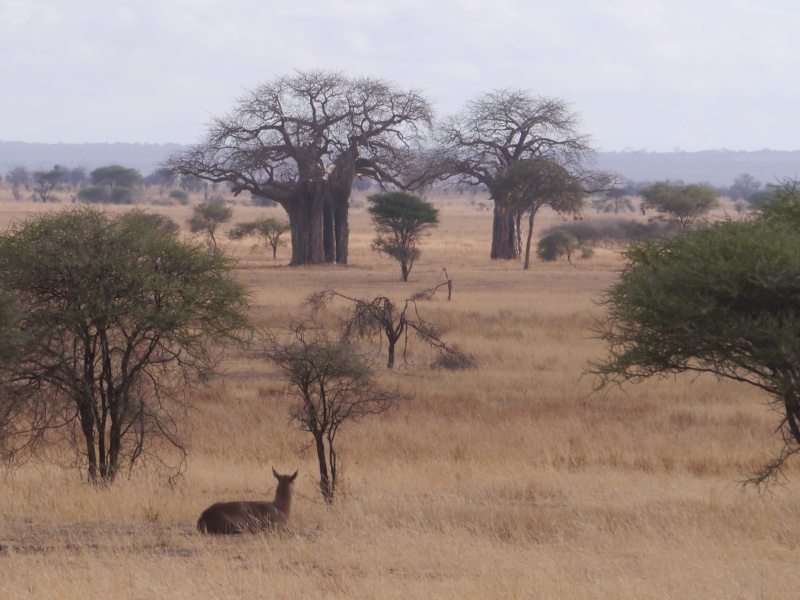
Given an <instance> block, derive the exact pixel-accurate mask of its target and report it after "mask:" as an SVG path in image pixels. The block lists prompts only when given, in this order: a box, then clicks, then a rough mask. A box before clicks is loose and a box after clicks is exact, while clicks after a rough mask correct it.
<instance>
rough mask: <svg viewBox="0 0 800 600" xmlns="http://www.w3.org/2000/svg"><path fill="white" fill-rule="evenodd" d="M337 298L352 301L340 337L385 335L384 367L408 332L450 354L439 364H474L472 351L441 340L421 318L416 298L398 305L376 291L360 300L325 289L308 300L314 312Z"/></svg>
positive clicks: (391, 364) (440, 352)
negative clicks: (385, 359)
mask: <svg viewBox="0 0 800 600" xmlns="http://www.w3.org/2000/svg"><path fill="white" fill-rule="evenodd" d="M336 298H339V299H342V300H345V301H347V302H348V303H350V304H351V312H350V314H349V315H348V316H347V317H346V318H345V319H344V320H343V322H342V337H343V338H344V339H348V340H353V339H366V340H372V339H375V338H376V337H377V338H378V339H379V340H382V339H383V338H384V337H385V338H386V343H387V353H388V358H387V361H386V367H387V368H389V369H392V368H394V363H395V354H396V348H397V343H398V342H399V341H400V340H405V342H406V347H407V344H408V337H409V335H410V334H413V335H414V337H416V338H417V339H418V340H419V341H421V342H422V343H424V344H426V345H428V346H430V347H431V348H432V349H433V350H434V351H436V353H437V354H438V355H439V356H440V357H442V356H445V357H450V358H451V360H449V361H445V362H444V363H442V364H457V363H463V364H464V365H465V367H464V368H473V367H476V366H477V362H476V360H475V357H473V356H472V355H471V354H469V353H467V352H462V351H460V350H458V349H457V348H455V347H452V346H448V345H447V344H446V343H445V342H444V341H443V340H442V334H443V331H442V330H441V328H439V327H437V326H436V325H434V324H433V323H430V322H429V321H426V320H425V319H424V318H422V316H421V315H420V314H419V309H418V307H417V302H416V301H415V300H410V299H409V300H405V301H404V302H403V306H402V309H400V308H399V305H397V304H395V303H394V302H392V301H391V300H390V299H389V298H387V297H386V296H382V295H379V296H376V297H375V298H373V299H372V300H363V299H359V298H352V297H350V296H346V295H345V294H342V293H339V292H337V291H335V290H331V289H327V290H323V291H321V292H317V293H316V294H312V295H311V297H309V299H308V301H307V302H308V304H309V306H310V307H311V309H312V311H314V312H317V311H319V310H321V309H322V308H324V307H326V306H328V305H329V304H330V303H331V302H332V301H333V300H335V299H336ZM456 357H457V358H458V360H456V359H455V358H456Z"/></svg>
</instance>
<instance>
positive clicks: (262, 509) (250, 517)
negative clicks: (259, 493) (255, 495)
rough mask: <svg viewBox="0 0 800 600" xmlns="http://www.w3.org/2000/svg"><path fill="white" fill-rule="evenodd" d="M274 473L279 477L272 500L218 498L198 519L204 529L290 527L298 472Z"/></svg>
mask: <svg viewBox="0 0 800 600" xmlns="http://www.w3.org/2000/svg"><path fill="white" fill-rule="evenodd" d="M272 474H273V475H275V479H277V480H278V487H277V489H276V490H275V500H273V501H272V502H217V503H216V504H212V505H211V506H209V507H208V508H207V509H205V510H204V511H203V514H201V515H200V518H199V519H198V520H197V529H198V531H200V533H256V532H259V531H267V530H268V529H273V528H277V527H286V523H287V521H288V520H289V514H290V513H291V511H292V487H293V485H294V480H295V479H296V478H297V471H295V472H294V475H280V474H278V473H277V472H276V471H275V469H274V468H273V469H272Z"/></svg>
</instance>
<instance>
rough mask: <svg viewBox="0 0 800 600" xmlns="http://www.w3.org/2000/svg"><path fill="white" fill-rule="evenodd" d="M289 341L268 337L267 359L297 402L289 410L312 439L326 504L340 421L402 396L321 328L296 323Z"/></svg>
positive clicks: (333, 474) (335, 465)
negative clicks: (294, 395) (278, 370)
mask: <svg viewBox="0 0 800 600" xmlns="http://www.w3.org/2000/svg"><path fill="white" fill-rule="evenodd" d="M291 334H292V339H290V340H289V341H281V340H280V339H278V338H277V337H276V336H275V335H272V336H270V337H269V338H268V341H267V345H266V348H265V355H266V357H267V358H269V359H270V360H272V361H273V362H275V364H276V365H277V366H278V368H280V370H281V371H282V372H283V374H284V376H285V377H286V379H287V381H288V382H289V385H290V386H291V387H292V388H294V390H295V391H296V392H297V399H298V402H297V403H296V404H295V405H293V406H292V407H291V409H290V411H289V414H290V415H291V418H292V420H294V421H295V422H296V423H297V424H298V425H299V426H300V428H301V429H303V430H304V431H307V432H309V433H310V434H311V435H312V437H313V438H314V448H315V450H316V453H317V461H318V463H319V487H320V491H321V492H322V497H323V499H324V500H325V502H326V503H328V504H331V503H332V502H333V500H334V497H335V493H336V484H337V482H338V481H337V476H338V455H337V453H336V446H335V443H336V436H337V434H338V433H339V429H340V428H341V427H342V425H344V424H345V423H348V422H351V421H357V420H358V419H360V418H362V417H365V416H367V415H373V414H378V413H382V412H385V411H386V410H388V409H389V408H391V407H392V406H393V405H394V404H395V403H396V402H397V401H398V400H400V399H401V398H403V396H402V395H401V394H400V393H399V392H397V391H391V390H387V389H385V388H383V387H382V386H381V385H379V384H378V383H377V382H376V381H375V376H374V372H373V369H372V367H371V365H370V363H369V362H368V361H367V360H366V359H365V358H364V357H363V356H361V355H360V354H359V353H358V351H357V350H356V348H354V347H353V346H351V345H350V344H349V343H348V342H347V341H346V340H342V339H337V340H334V339H331V338H330V337H329V335H328V334H327V332H325V331H324V330H322V329H308V328H306V327H304V326H296V327H294V328H293V329H292V332H291Z"/></svg>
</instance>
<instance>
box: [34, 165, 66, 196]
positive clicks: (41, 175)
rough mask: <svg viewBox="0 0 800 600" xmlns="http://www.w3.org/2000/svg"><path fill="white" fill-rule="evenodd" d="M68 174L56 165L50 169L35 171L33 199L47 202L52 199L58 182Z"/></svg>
mask: <svg viewBox="0 0 800 600" xmlns="http://www.w3.org/2000/svg"><path fill="white" fill-rule="evenodd" d="M66 176H67V171H66V170H64V169H62V168H61V167H59V166H58V165H56V166H55V167H54V168H53V169H51V170H49V171H34V172H33V177H32V179H33V199H34V200H41V201H42V202H45V203H46V202H47V201H48V200H52V196H53V192H54V191H55V189H56V187H57V186H58V184H59V183H60V182H61V181H62V180H63V179H64V178H65V177H66Z"/></svg>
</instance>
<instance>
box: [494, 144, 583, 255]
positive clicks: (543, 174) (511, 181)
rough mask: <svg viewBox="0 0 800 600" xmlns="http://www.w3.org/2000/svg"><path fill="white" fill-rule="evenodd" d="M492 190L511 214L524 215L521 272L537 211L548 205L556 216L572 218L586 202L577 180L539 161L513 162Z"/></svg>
mask: <svg viewBox="0 0 800 600" xmlns="http://www.w3.org/2000/svg"><path fill="white" fill-rule="evenodd" d="M495 189H496V190H497V193H498V194H499V195H501V196H503V197H504V198H506V201H507V203H508V206H509V207H510V208H511V209H512V210H513V211H514V212H516V213H517V214H519V215H524V214H526V213H527V215H528V236H527V241H526V244H525V262H524V266H523V268H524V269H528V267H529V266H530V255H531V238H532V237H533V221H534V217H535V216H536V213H537V212H538V211H539V209H540V208H542V207H544V206H549V207H550V208H552V209H553V210H554V211H556V212H557V213H558V214H559V215H562V216H564V215H571V216H576V215H579V214H580V212H581V209H582V208H583V205H584V204H585V202H586V192H585V191H584V189H583V186H582V185H581V182H580V181H579V180H578V178H577V177H575V176H574V175H572V174H571V173H570V172H569V171H567V169H565V168H564V167H562V166H561V165H559V164H557V163H554V162H552V161H550V160H547V159H541V158H528V159H525V160H520V161H516V162H515V163H513V164H512V165H511V166H509V167H508V169H506V170H505V171H504V172H503V173H502V174H500V175H499V176H498V177H497V179H496V182H495ZM519 234H520V236H521V235H522V232H519Z"/></svg>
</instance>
